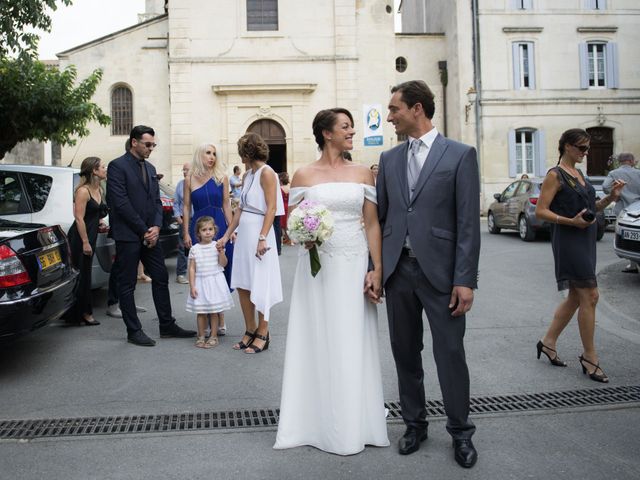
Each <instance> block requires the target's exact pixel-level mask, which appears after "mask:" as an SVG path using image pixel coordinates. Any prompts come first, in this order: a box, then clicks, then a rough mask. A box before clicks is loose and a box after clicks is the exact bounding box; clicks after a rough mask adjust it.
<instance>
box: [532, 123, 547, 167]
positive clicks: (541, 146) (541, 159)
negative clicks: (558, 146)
mask: <svg viewBox="0 0 640 480" xmlns="http://www.w3.org/2000/svg"><path fill="white" fill-rule="evenodd" d="M533 142H534V145H535V146H534V147H533V148H534V149H535V160H534V167H533V168H534V173H535V175H536V177H544V176H545V175H546V174H547V150H546V148H547V146H546V141H545V135H544V130H536V131H535V132H533Z"/></svg>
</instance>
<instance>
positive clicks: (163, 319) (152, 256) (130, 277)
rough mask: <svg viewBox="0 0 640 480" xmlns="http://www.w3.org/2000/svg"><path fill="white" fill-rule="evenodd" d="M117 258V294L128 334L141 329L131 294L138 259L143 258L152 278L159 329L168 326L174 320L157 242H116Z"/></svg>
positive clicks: (135, 280)
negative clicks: (151, 246)
mask: <svg viewBox="0 0 640 480" xmlns="http://www.w3.org/2000/svg"><path fill="white" fill-rule="evenodd" d="M116 259H117V260H116V263H117V269H116V270H117V274H118V297H119V300H120V310H121V311H122V319H123V320H124V323H125V325H126V327H127V333H128V334H129V335H131V334H132V333H134V332H137V331H138V330H141V329H142V325H141V324H140V319H139V318H138V314H137V312H136V304H135V300H134V295H133V294H134V292H135V289H136V283H137V281H138V262H139V261H142V265H144V268H145V270H146V272H147V273H148V274H149V276H150V277H151V281H152V283H151V294H152V296H153V304H154V305H155V307H156V312H157V314H158V320H159V322H160V330H163V329H165V328H168V327H171V325H173V323H174V322H175V319H174V318H173V317H172V315H171V300H170V297H169V274H168V273H167V267H166V266H165V264H164V255H163V254H162V248H161V247H160V244H159V243H157V244H156V245H155V246H154V247H153V248H148V247H146V246H144V245H143V244H142V243H141V242H116Z"/></svg>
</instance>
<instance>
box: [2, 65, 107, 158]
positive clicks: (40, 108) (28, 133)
mask: <svg viewBox="0 0 640 480" xmlns="http://www.w3.org/2000/svg"><path fill="white" fill-rule="evenodd" d="M76 76H77V74H76V69H75V68H74V67H69V68H67V69H65V70H64V71H60V70H59V69H58V68H57V67H48V66H46V65H44V64H43V63H42V62H40V61H38V60H36V59H34V58H32V57H30V56H28V55H22V56H20V57H19V58H17V59H12V58H7V57H3V58H0V92H2V95H0V158H3V157H4V155H5V153H6V152H8V151H9V150H11V149H12V148H13V147H14V146H15V145H16V144H17V143H19V142H22V141H25V140H31V139H35V140H40V141H46V140H53V141H54V142H57V143H59V144H61V145H74V144H75V140H74V139H73V136H81V137H83V136H86V135H88V134H89V130H88V129H87V127H86V124H87V122H89V121H91V120H95V121H97V122H98V123H99V124H100V125H108V124H109V123H110V119H109V117H108V116H107V115H105V114H104V113H103V112H102V110H101V109H100V107H98V105H96V104H94V103H91V102H90V100H91V97H92V96H93V94H94V93H95V90H96V87H97V86H98V84H99V83H100V80H101V79H102V70H95V71H94V72H93V73H92V74H91V75H89V77H87V78H86V79H85V80H83V81H81V82H80V83H79V84H77V85H76Z"/></svg>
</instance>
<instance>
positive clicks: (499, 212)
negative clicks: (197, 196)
mask: <svg viewBox="0 0 640 480" xmlns="http://www.w3.org/2000/svg"><path fill="white" fill-rule="evenodd" d="M542 181H543V179H542V178H528V179H522V180H516V181H515V182H513V183H511V184H510V185H509V186H508V187H507V188H505V189H504V191H503V192H502V193H496V194H494V195H493V198H495V199H496V201H495V202H493V203H492V204H491V205H490V206H489V210H488V211H487V228H488V229H489V233H494V234H497V233H500V231H501V230H502V229H503V228H504V229H508V230H517V232H518V234H519V235H520V238H521V239H522V240H524V241H525V242H530V241H532V240H534V239H535V238H536V234H537V233H538V232H541V231H550V229H551V225H550V224H549V223H548V222H544V221H542V220H538V219H537V218H536V204H537V203H538V197H539V196H540V188H541V186H542ZM596 221H597V223H598V235H597V239H598V240H600V239H602V237H603V235H604V230H605V218H604V214H603V213H602V212H598V214H597V215H596Z"/></svg>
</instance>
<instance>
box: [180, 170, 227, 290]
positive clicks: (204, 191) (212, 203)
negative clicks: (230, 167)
mask: <svg viewBox="0 0 640 480" xmlns="http://www.w3.org/2000/svg"><path fill="white" fill-rule="evenodd" d="M223 188H224V183H217V182H216V181H215V180H214V179H213V178H210V179H209V181H207V183H205V184H204V185H202V186H200V187H198V188H196V189H195V190H193V191H192V192H191V205H192V206H193V217H192V218H191V222H190V224H189V236H191V243H192V244H194V245H195V244H196V243H198V239H197V238H196V235H195V232H194V228H195V224H196V222H197V221H198V219H199V218H200V217H204V216H209V217H213V219H214V220H215V222H216V226H217V227H218V234H217V235H216V237H215V240H217V239H219V238H220V237H222V236H223V235H224V234H225V233H226V231H227V220H226V219H225V218H224V211H223V210H222V201H223V198H224V196H223V191H222V189H223ZM224 251H225V254H226V256H227V259H228V263H227V266H226V267H225V269H224V276H225V278H226V280H227V285H231V268H232V265H233V244H232V243H231V242H228V243H227V246H226V247H225V249H224Z"/></svg>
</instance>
